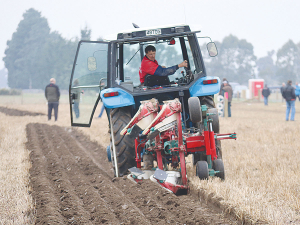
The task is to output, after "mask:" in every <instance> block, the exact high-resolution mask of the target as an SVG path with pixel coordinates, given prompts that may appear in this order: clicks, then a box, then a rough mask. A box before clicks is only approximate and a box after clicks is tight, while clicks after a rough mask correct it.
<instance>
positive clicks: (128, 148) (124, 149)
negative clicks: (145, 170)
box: [110, 107, 136, 176]
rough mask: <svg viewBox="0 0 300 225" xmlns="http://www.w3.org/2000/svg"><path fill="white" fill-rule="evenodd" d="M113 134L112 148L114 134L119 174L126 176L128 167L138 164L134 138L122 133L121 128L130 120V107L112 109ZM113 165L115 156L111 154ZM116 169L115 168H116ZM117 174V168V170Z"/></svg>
mask: <svg viewBox="0 0 300 225" xmlns="http://www.w3.org/2000/svg"><path fill="white" fill-rule="evenodd" d="M110 115H111V121H110V122H111V123H112V127H113V134H112V132H111V133H110V141H111V150H113V149H112V136H111V135H114V141H115V150H116V156H117V162H118V171H119V176H124V175H126V174H127V173H128V169H129V168H131V167H134V166H136V163H135V146H134V138H133V137H132V136H130V135H121V134H120V132H121V130H122V129H123V128H124V127H125V126H126V125H127V124H128V123H129V122H130V120H131V114H130V108H129V107H123V108H115V109H112V110H111V111H110ZM111 159H112V163H113V167H115V165H114V160H115V159H114V157H113V154H112V155H111ZM114 170H115V168H114ZM115 175H116V170H115Z"/></svg>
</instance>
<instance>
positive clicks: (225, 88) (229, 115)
mask: <svg viewBox="0 0 300 225" xmlns="http://www.w3.org/2000/svg"><path fill="white" fill-rule="evenodd" d="M223 84H224V87H223V88H222V92H223V93H224V94H223V95H225V92H227V93H228V117H231V101H232V94H233V91H232V87H231V86H230V85H229V84H228V81H227V80H224V81H223Z"/></svg>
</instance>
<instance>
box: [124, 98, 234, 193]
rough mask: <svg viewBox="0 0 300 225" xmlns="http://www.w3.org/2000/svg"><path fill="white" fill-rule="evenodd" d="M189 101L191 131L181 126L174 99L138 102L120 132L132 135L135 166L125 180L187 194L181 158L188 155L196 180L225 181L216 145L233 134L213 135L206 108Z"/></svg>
mask: <svg viewBox="0 0 300 225" xmlns="http://www.w3.org/2000/svg"><path fill="white" fill-rule="evenodd" d="M190 99H191V101H190V100H189V109H190V117H191V120H192V121H193V124H196V125H195V126H191V128H185V127H184V125H183V123H182V115H181V103H180V101H179V100H178V99H174V100H170V101H164V104H163V105H162V106H159V104H158V101H157V100H156V99H151V100H149V101H143V102H141V106H140V108H139V111H138V112H137V113H136V115H135V116H134V117H133V119H132V120H131V121H130V123H129V124H128V125H127V126H126V127H125V128H124V129H123V130H122V131H121V134H123V135H135V136H136V138H135V160H136V167H133V168H131V169H129V171H130V172H131V173H130V174H129V175H128V178H129V179H131V180H134V181H136V182H137V181H141V180H143V179H151V180H152V181H154V182H156V183H158V184H160V185H161V186H163V187H164V188H166V189H167V190H169V191H172V192H173V193H175V194H176V193H178V192H179V190H184V191H188V188H189V187H188V179H187V174H186V162H185V157H186V156H187V155H189V154H193V156H194V157H193V163H194V165H196V174H197V176H198V177H199V178H200V179H208V177H209V176H212V177H213V176H217V177H220V178H221V179H225V171H224V164H223V161H222V159H221V153H220V149H218V147H216V142H218V141H219V140H223V139H236V134H235V133H230V134H215V133H214V131H213V129H212V120H211V119H210V118H209V116H210V115H211V113H209V112H208V108H207V106H206V105H201V104H200V102H199V99H198V98H190ZM195 103H196V104H195ZM159 110H160V112H159V113H158V111H159ZM195 112H197V113H198V114H200V116H199V115H197V113H195ZM142 131H143V132H142ZM154 161H156V163H157V165H156V166H154ZM142 164H143V167H142Z"/></svg>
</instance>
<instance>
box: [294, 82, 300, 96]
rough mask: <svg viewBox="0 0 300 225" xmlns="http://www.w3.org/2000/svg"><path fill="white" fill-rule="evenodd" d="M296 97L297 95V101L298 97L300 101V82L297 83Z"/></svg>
mask: <svg viewBox="0 0 300 225" xmlns="http://www.w3.org/2000/svg"><path fill="white" fill-rule="evenodd" d="M295 95H296V99H297V97H298V99H299V101H300V86H299V84H298V82H296V89H295Z"/></svg>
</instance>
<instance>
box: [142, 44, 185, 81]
mask: <svg viewBox="0 0 300 225" xmlns="http://www.w3.org/2000/svg"><path fill="white" fill-rule="evenodd" d="M145 53H146V55H145V56H144V58H143V60H142V63H141V67H140V71H139V75H140V82H141V85H144V82H145V78H146V75H154V76H161V77H165V76H169V75H172V74H174V73H175V72H176V70H178V69H179V68H180V67H187V61H186V60H184V61H183V62H182V63H180V64H178V65H175V66H171V67H168V68H165V67H164V66H160V65H158V62H157V61H156V60H155V54H156V48H155V47H154V46H153V45H148V46H147V47H146V48H145ZM156 85H160V84H156Z"/></svg>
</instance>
